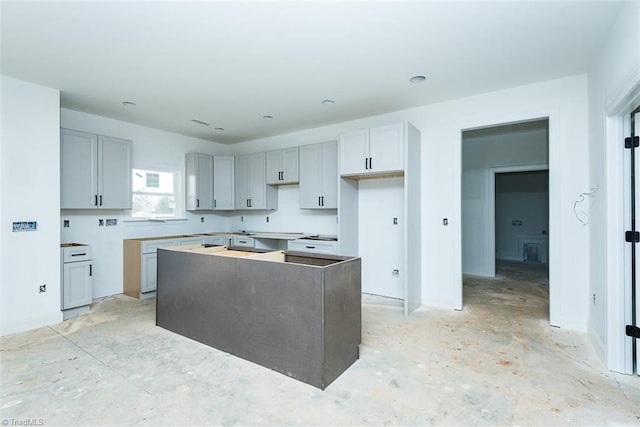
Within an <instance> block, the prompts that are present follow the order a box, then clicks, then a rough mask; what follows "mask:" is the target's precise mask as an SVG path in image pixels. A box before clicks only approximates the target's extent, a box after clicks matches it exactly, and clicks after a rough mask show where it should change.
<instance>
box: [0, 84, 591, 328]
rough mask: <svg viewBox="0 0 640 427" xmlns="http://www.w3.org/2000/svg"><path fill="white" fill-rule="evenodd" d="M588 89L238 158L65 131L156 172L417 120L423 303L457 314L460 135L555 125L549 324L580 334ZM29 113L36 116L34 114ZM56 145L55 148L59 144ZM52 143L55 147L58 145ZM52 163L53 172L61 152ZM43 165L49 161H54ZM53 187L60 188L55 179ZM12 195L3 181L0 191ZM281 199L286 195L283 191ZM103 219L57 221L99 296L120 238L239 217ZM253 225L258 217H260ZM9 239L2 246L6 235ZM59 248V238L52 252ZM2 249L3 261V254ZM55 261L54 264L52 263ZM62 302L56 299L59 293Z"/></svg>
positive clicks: (476, 101)
mask: <svg viewBox="0 0 640 427" xmlns="http://www.w3.org/2000/svg"><path fill="white" fill-rule="evenodd" d="M586 83H587V82H586V76H584V75H580V76H574V77H570V78H565V79H560V80H554V81H547V82H542V83H537V84H532V85H527V86H521V87H516V88H513V89H508V90H503V91H498V92H492V93H487V94H484V95H478V96H474V97H469V98H463V99H458V100H455V101H450V102H445V103H439V104H434V105H428V106H423V107H418V108H413V109H409V110H403V111H398V112H394V113H389V114H385V115H380V116H375V117H368V118H364V119H360V120H354V121H350V122H344V123H339V124H334V125H330V126H324V127H320V128H314V129H308V130H304V131H300V132H295V133H291V134H288V135H282V136H278V137H272V138H265V139H261V140H257V141H251V142H247V143H244V144H240V145H238V146H234V147H233V152H230V150H229V149H227V147H225V146H220V145H218V144H214V143H210V142H207V141H201V140H197V139H194V138H187V137H183V136H180V135H174V134H170V133H168V132H163V131H159V130H155V129H150V128H145V127H142V126H137V125H132V124H129V123H125V122H121V121H116V120H111V119H106V118H103V117H97V116H93V115H90V114H84V113H78V112H75V111H71V110H62V112H61V125H62V126H63V127H67V128H71V129H77V130H83V131H89V132H96V133H100V134H105V135H111V136H116V137H122V138H129V139H132V140H133V141H134V165H135V166H154V165H156V164H157V165H159V166H166V167H181V168H184V153H185V152H189V151H201V152H208V153H213V154H215V153H225V154H226V153H231V154H241V153H247V152H252V151H253V152H256V151H264V150H268V149H272V148H280V147H284V146H293V145H302V144H309V143H316V142H324V141H330V140H336V139H337V138H338V135H339V134H340V133H342V132H346V131H351V130H355V129H360V128H366V127H372V126H377V125H382V124H389V123H397V122H403V121H409V122H412V123H413V124H414V125H415V126H416V127H417V128H418V129H420V130H421V132H422V150H421V156H422V203H423V205H422V210H423V227H422V241H423V242H424V244H423V248H422V261H423V262H422V265H423V269H422V271H423V281H422V282H423V290H422V296H423V304H425V305H429V306H440V307H447V308H460V307H461V305H462V286H461V283H462V262H461V260H462V249H461V239H462V226H461V199H462V194H461V175H462V162H461V151H462V150H461V135H462V130H464V129H471V128H477V127H481V126H488V125H497V124H502V123H509V122H516V121H523V120H531V119H535V118H543V117H549V133H550V147H549V159H550V194H551V195H550V199H551V200H550V220H551V221H550V233H552V236H554V238H553V240H552V241H551V247H550V252H551V258H552V259H558V260H561V261H560V262H556V263H552V265H551V271H550V275H551V277H552V278H553V277H555V280H557V281H558V283H560V286H559V287H558V290H557V295H556V298H555V299H553V298H552V305H553V304H554V301H555V304H556V311H555V315H554V310H553V308H552V311H551V312H552V319H551V321H552V324H555V325H558V326H562V327H568V328H573V329H584V328H585V327H586V320H587V311H588V304H587V301H588V296H589V289H588V283H589V276H588V272H587V271H585V270H584V269H583V266H584V264H585V260H588V259H589V248H588V244H587V242H588V233H587V229H585V227H583V226H582V224H581V223H579V222H578V221H577V220H576V218H575V216H574V214H573V201H574V200H575V198H576V197H577V195H579V194H580V193H582V192H583V191H585V188H587V187H588V181H587V165H588V161H587V153H586V150H576V149H575V144H576V143H575V141H584V140H586V137H587V120H586V118H587V97H586V94H587V85H586ZM29 115H30V116H31V112H29ZM49 119H50V120H55V119H57V114H53V113H52V114H51V117H49ZM3 120H4V119H3ZM3 128H4V126H3ZM3 132H4V130H3ZM55 140H56V141H57V138H56V139H55ZM55 145H56V149H57V148H58V145H57V142H56V144H55ZM3 149H4V145H3ZM54 158H55V161H56V164H57V161H58V154H57V152H56V155H55V157H54ZM9 160H12V159H9V158H8V155H7V152H6V151H5V152H3V162H4V163H5V164H6V163H9ZM43 161H44V159H43ZM46 161H47V162H50V161H51V158H48V159H47V160H46ZM12 163H15V162H12ZM142 163H144V164H142ZM3 170H4V168H3ZM16 173H17V172H16V171H15V168H14V169H13V173H11V176H12V177H14V176H15V174H16ZM48 175H49V181H51V180H50V176H51V175H54V174H52V173H49V174H48ZM55 176H57V174H56V175H55ZM51 182H55V183H56V184H55V185H57V180H54V181H51ZM48 185H49V184H48ZM51 185H54V184H51ZM6 187H7V181H6V175H5V176H4V177H3V190H4V189H5V188H6ZM56 189H57V187H56ZM58 190H59V189H58ZM284 192H285V193H286V192H287V190H285V191H284ZM287 197H290V199H289V200H291V199H293V198H294V193H291V194H287V195H286V196H285V200H286V198H287ZM3 199H4V195H3ZM55 199H56V201H55V203H52V205H53V206H54V207H58V206H59V201H58V199H59V191H55ZM3 209H4V208H3ZM5 213H6V212H5ZM109 214H110V215H109V217H115V218H122V217H121V216H118V215H122V212H117V211H116V212H113V215H111V213H109ZM300 215H303V216H304V215H306V216H307V217H310V218H312V219H311V220H310V221H311V223H316V222H317V223H318V224H322V225H320V226H319V227H318V229H319V230H325V227H326V229H327V230H330V229H333V226H331V227H330V226H329V222H331V221H335V213H334V212H327V213H323V214H317V217H316V216H314V215H307V214H300ZM103 216H104V217H106V214H103V213H102V212H101V211H97V212H92V211H83V212H72V211H63V212H62V218H61V217H60V216H58V214H56V216H55V218H56V219H57V220H58V221H59V223H58V227H62V220H63V219H70V220H71V227H70V228H68V229H62V230H63V232H62V239H61V240H62V241H79V242H84V243H89V244H91V245H93V246H94V249H95V251H94V256H95V261H96V270H97V271H96V278H95V282H94V283H96V288H95V289H94V291H95V295H96V296H100V295H108V294H111V293H119V292H121V291H122V239H123V238H127V237H138V236H149V235H166V234H174V233H182V232H198V231H211V230H212V229H214V230H215V229H220V228H222V229H229V228H235V227H236V226H237V225H238V224H237V223H236V219H235V215H234V218H228V217H226V216H224V215H216V214H210V215H195V216H194V215H188V216H187V218H188V220H187V222H186V223H177V224H161V225H148V224H143V225H141V224H132V223H127V224H122V225H118V226H117V227H109V228H107V227H100V228H98V226H97V219H98V218H100V217H103ZM200 216H204V217H205V223H199V222H198V220H199V217H200ZM324 216H326V218H324ZM256 218H259V217H258V216H256ZM443 218H448V219H449V225H448V226H443V224H442V219H443ZM307 219H308V218H307ZM5 220H6V219H5ZM278 221H283V222H282V223H281V224H284V223H285V222H284V220H283V219H278ZM305 221H306V220H305ZM325 221H326V223H325ZM119 224H121V223H120V222H119ZM305 224H306V222H305ZM300 226H301V227H302V226H303V225H300ZM243 228H244V227H243ZM247 228H249V227H247ZM287 229H289V227H287ZM304 231H306V230H304ZM553 233H555V234H553ZM56 237H57V235H56ZM3 239H5V237H4V236H3ZM52 240H53V239H52ZM434 242H435V243H434ZM58 243H59V241H57V239H56V249H57V245H58ZM3 251H4V252H3V253H6V247H4V248H3ZM29 256H31V253H30V254H29ZM22 258H24V257H22ZM26 262H27V261H26V260H25V261H23V263H26ZM57 262H58V259H57V257H56V260H55V263H56V265H57ZM16 264H19V263H16ZM56 268H57V267H56ZM3 271H4V269H3ZM34 274H35V273H34ZM22 282H23V281H21V283H22ZM3 286H4V281H3ZM52 294H53V293H51V294H49V295H52ZM56 298H59V294H58V295H56ZM30 302H31V301H29V302H25V303H24V304H14V307H15V310H27V309H28V308H29V307H30Z"/></svg>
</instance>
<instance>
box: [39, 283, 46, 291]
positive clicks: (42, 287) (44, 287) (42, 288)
mask: <svg viewBox="0 0 640 427" xmlns="http://www.w3.org/2000/svg"><path fill="white" fill-rule="evenodd" d="M43 292H47V284H46V283H45V284H44V285H40V293H43Z"/></svg>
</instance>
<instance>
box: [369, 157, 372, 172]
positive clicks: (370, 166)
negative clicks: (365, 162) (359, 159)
mask: <svg viewBox="0 0 640 427" xmlns="http://www.w3.org/2000/svg"><path fill="white" fill-rule="evenodd" d="M369 169H373V157H369Z"/></svg>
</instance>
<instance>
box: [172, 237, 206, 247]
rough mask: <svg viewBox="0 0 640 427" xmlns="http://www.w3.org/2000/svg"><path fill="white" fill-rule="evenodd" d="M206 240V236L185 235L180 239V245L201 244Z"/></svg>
mask: <svg viewBox="0 0 640 427" xmlns="http://www.w3.org/2000/svg"><path fill="white" fill-rule="evenodd" d="M204 240H205V238H204V237H200V236H194V237H183V238H182V239H178V246H185V245H201V244H203V243H204Z"/></svg>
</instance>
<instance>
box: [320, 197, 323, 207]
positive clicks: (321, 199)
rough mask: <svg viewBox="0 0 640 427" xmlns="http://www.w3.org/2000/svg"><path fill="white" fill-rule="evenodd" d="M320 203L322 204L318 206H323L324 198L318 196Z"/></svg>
mask: <svg viewBox="0 0 640 427" xmlns="http://www.w3.org/2000/svg"><path fill="white" fill-rule="evenodd" d="M320 201H321V202H322V203H321V204H320V206H324V196H320Z"/></svg>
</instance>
